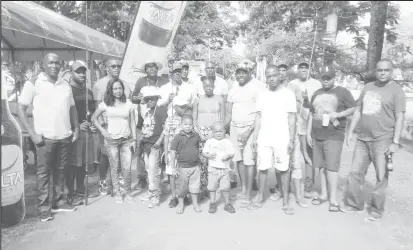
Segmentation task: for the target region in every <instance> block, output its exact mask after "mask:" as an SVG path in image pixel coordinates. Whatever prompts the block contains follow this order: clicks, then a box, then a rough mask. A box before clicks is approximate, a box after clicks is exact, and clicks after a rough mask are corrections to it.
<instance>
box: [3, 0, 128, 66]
mask: <svg viewBox="0 0 413 250" xmlns="http://www.w3.org/2000/svg"><path fill="white" fill-rule="evenodd" d="M1 19H2V22H1V28H2V31H1V36H2V38H1V39H2V41H3V45H2V48H1V49H2V51H3V53H4V57H3V58H10V59H11V60H12V59H13V57H14V60H16V61H34V60H39V59H41V58H43V55H45V54H47V53H50V52H52V53H56V54H58V55H59V56H60V58H61V59H62V60H73V59H75V60H78V59H83V60H84V59H85V57H86V53H85V50H88V51H90V52H92V53H93V54H94V58H93V59H95V60H103V59H109V58H113V57H115V58H120V59H121V58H123V52H124V50H125V44H124V43H123V42H120V41H118V40H116V39H114V38H112V37H110V36H107V35H105V34H102V33H100V32H99V31H96V30H94V29H92V28H89V27H87V26H85V25H83V24H81V23H78V22H76V21H74V20H72V19H70V18H67V17H64V16H62V15H60V14H58V13H56V12H54V11H52V10H49V9H47V8H44V7H42V6H40V5H38V4H36V3H34V2H31V1H10V2H9V1H2V3H1ZM13 54H14V55H13Z"/></svg>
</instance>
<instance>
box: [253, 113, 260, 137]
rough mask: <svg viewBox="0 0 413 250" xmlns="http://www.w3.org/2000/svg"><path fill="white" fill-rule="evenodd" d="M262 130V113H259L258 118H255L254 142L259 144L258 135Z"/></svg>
mask: <svg viewBox="0 0 413 250" xmlns="http://www.w3.org/2000/svg"><path fill="white" fill-rule="evenodd" d="M260 129H261V112H260V111H258V112H257V117H256V118H255V128H254V135H253V136H254V137H253V142H255V143H256V142H257V139H258V135H259V133H260Z"/></svg>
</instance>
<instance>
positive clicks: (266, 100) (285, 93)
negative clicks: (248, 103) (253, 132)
mask: <svg viewBox="0 0 413 250" xmlns="http://www.w3.org/2000/svg"><path fill="white" fill-rule="evenodd" d="M256 109H257V111H259V112H261V128H260V132H259V135H258V140H257V142H258V143H259V144H260V145H262V146H268V147H278V146H281V147H284V146H286V145H288V142H289V141H290V127H289V124H288V113H297V105H296V100H295V95H294V93H293V92H292V91H291V90H289V89H287V88H286V87H284V86H280V87H279V88H278V89H277V90H275V91H270V90H269V89H267V90H265V91H263V92H261V93H260V94H259V95H258V98H257V103H256Z"/></svg>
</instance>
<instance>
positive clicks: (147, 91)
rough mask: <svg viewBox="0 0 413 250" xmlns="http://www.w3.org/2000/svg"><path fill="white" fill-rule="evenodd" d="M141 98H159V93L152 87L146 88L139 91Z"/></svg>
mask: <svg viewBox="0 0 413 250" xmlns="http://www.w3.org/2000/svg"><path fill="white" fill-rule="evenodd" d="M141 92H142V96H143V98H145V97H152V96H157V97H159V98H160V97H161V93H160V92H159V89H158V88H157V87H154V86H146V87H144V88H142V90H141Z"/></svg>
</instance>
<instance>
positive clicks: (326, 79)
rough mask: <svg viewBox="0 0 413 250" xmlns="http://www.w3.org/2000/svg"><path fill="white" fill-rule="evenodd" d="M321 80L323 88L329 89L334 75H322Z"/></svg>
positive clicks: (332, 83)
mask: <svg viewBox="0 0 413 250" xmlns="http://www.w3.org/2000/svg"><path fill="white" fill-rule="evenodd" d="M321 79H322V82H321V84H322V85H323V88H324V89H326V90H327V89H331V88H332V87H333V86H334V77H331V76H323V77H321Z"/></svg>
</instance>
